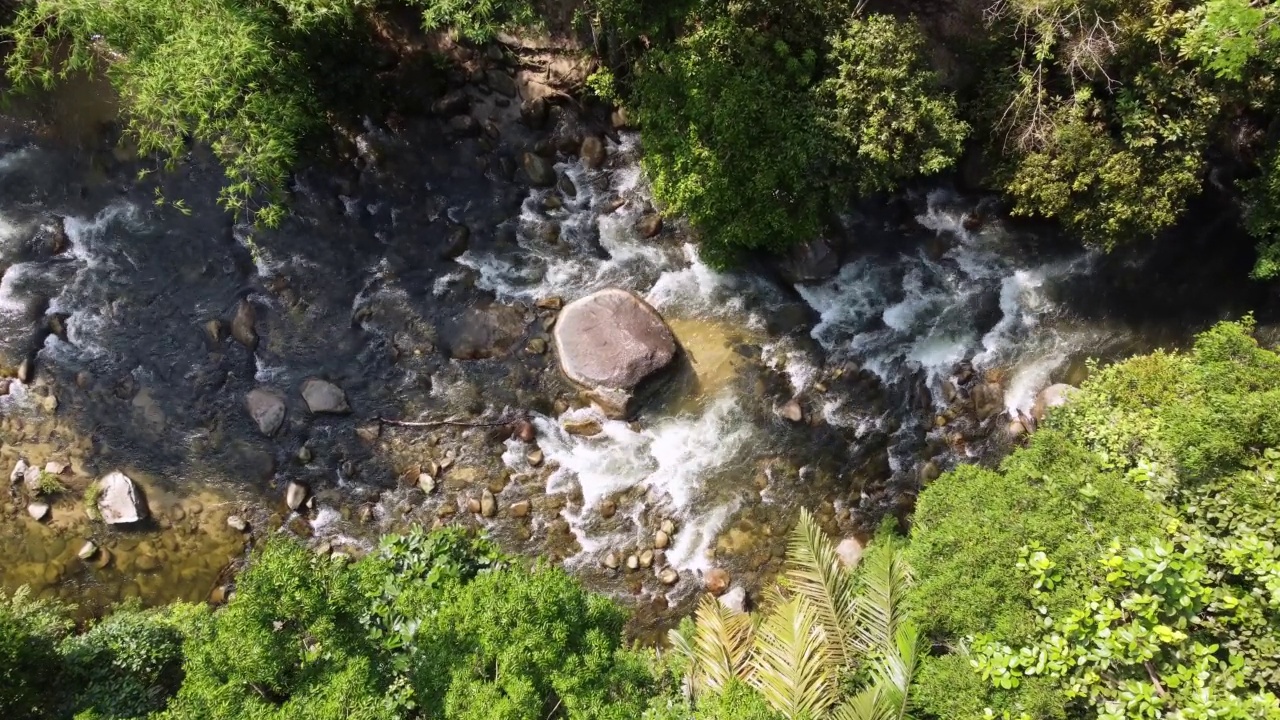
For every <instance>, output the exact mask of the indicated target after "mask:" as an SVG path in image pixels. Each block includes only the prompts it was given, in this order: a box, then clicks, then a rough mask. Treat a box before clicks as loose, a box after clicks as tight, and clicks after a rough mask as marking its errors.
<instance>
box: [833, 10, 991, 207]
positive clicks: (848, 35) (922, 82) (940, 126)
mask: <svg viewBox="0 0 1280 720" xmlns="http://www.w3.org/2000/svg"><path fill="white" fill-rule="evenodd" d="M924 46H925V39H924V35H923V34H922V33H921V32H920V30H919V29H918V28H917V27H916V25H915V24H914V23H913V22H903V21H900V20H896V19H894V18H893V17H890V16H888V15H868V16H866V17H854V18H852V19H850V20H849V21H848V23H847V24H846V25H845V26H844V29H843V30H842V31H841V32H840V34H839V35H837V36H836V38H835V39H834V41H833V47H832V49H831V54H830V57H829V58H828V61H829V63H830V64H831V65H833V66H834V70H833V76H832V77H831V78H829V79H827V80H825V81H824V82H823V86H822V92H823V95H824V99H825V102H826V104H827V106H828V108H829V109H828V110H827V111H826V115H825V117H824V121H825V123H826V125H827V127H828V129H829V131H830V133H831V134H832V136H833V137H834V138H835V140H836V141H837V142H838V143H839V146H840V151H839V152H840V153H841V156H842V161H843V163H844V164H846V165H847V166H848V167H849V169H850V171H851V173H852V182H853V184H854V185H855V186H856V187H857V189H858V191H859V192H862V193H870V192H874V191H877V190H890V189H893V188H894V187H896V186H897V185H898V183H900V182H902V181H903V180H907V179H910V178H913V177H916V176H918V175H933V174H936V173H938V172H941V171H942V170H945V169H947V168H949V167H950V166H951V165H952V163H954V162H955V159H956V157H957V156H959V154H960V145H961V142H962V141H963V140H964V137H965V134H966V133H967V132H968V128H967V127H966V126H965V124H964V123H962V122H961V121H960V120H958V119H957V118H956V107H955V101H954V100H953V99H952V98H951V97H950V96H948V95H944V94H943V93H942V92H941V91H940V89H939V87H938V81H937V78H936V76H935V75H934V73H933V71H932V70H931V69H930V68H929V66H928V63H927V62H926V60H925V56H924Z"/></svg>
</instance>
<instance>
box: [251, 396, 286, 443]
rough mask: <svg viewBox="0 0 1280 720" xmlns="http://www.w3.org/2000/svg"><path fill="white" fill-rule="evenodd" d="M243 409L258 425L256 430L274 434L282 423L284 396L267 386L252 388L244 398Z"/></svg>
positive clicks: (264, 433) (268, 435)
mask: <svg viewBox="0 0 1280 720" xmlns="http://www.w3.org/2000/svg"><path fill="white" fill-rule="evenodd" d="M244 406H245V409H246V410H248V411H249V417H251V418H253V421H254V422H255V423H256V424H257V425H258V430H259V431H260V432H261V433H262V434H263V435H266V436H267V437H271V436H272V435H275V434H276V431H277V430H279V429H280V426H281V425H283V424H284V416H285V404H284V396H283V395H281V394H280V393H278V392H276V391H275V390H270V389H268V388H254V389H253V390H250V391H249V394H248V395H246V396H245V399H244Z"/></svg>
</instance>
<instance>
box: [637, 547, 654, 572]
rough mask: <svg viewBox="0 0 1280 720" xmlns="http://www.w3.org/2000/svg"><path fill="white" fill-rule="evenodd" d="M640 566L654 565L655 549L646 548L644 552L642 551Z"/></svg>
mask: <svg viewBox="0 0 1280 720" xmlns="http://www.w3.org/2000/svg"><path fill="white" fill-rule="evenodd" d="M640 567H642V568H647V567H653V551H652V550H645V551H644V552H642V553H640Z"/></svg>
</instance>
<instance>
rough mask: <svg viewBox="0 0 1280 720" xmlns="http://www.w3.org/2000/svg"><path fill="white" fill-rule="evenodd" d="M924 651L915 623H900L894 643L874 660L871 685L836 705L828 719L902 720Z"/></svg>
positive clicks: (905, 713) (904, 716) (905, 714)
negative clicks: (838, 705)
mask: <svg viewBox="0 0 1280 720" xmlns="http://www.w3.org/2000/svg"><path fill="white" fill-rule="evenodd" d="M923 652H924V644H923V642H922V641H921V639H920V634H919V632H917V630H916V627H915V625H914V624H913V623H911V622H909V621H908V622H904V623H902V624H901V625H899V626H898V631H897V633H895V635H894V642H893V644H892V645H891V646H890V647H888V648H886V649H885V650H884V651H882V652H880V653H878V654H877V655H876V656H875V658H874V659H873V664H872V666H871V677H872V681H871V684H870V685H869V686H868V687H866V688H864V689H863V690H862V691H860V692H859V693H858V694H857V695H855V696H853V697H852V698H849V699H848V700H846V701H845V702H844V703H842V704H841V705H840V707H838V708H836V709H835V711H833V712H832V714H831V720H904V718H906V717H907V710H908V708H909V703H908V699H909V697H910V695H909V693H910V689H911V683H912V681H913V680H914V679H915V674H916V669H917V668H918V667H919V663H920V655H921V654H922V653H923Z"/></svg>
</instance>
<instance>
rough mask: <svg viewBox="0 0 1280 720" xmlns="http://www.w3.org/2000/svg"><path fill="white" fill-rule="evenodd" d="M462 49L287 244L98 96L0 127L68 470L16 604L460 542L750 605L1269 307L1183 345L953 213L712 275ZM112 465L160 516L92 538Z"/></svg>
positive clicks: (22, 303)
mask: <svg viewBox="0 0 1280 720" xmlns="http://www.w3.org/2000/svg"><path fill="white" fill-rule="evenodd" d="M457 52H458V53H460V58H459V63H460V64H459V68H461V69H460V70H456V71H455V72H454V73H453V74H452V75H451V77H450V83H449V85H448V87H446V88H443V89H441V90H440V91H438V92H435V93H434V94H432V95H429V96H424V97H423V98H421V99H420V100H421V103H420V104H421V105H422V106H424V107H430V108H431V111H430V112H425V113H422V114H420V115H416V116H412V117H406V116H401V115H393V116H388V117H379V118H368V119H366V121H365V123H364V126H363V128H357V129H355V130H353V131H352V132H351V133H349V135H348V136H346V137H345V138H343V139H342V140H341V141H340V142H339V143H338V149H337V150H336V153H335V154H336V155H337V156H338V158H340V160H339V161H338V162H337V163H336V164H331V165H330V164H325V165H316V166H313V167H310V168H307V169H304V170H303V171H301V172H300V173H299V174H298V175H297V177H296V178H295V180H294V183H293V187H292V194H293V198H292V204H291V208H292V214H291V216H290V217H289V218H288V219H286V221H285V222H284V224H283V226H282V227H281V228H279V229H278V230H274V231H254V230H252V229H251V228H249V227H247V226H245V225H242V224H237V223H236V222H234V221H233V220H232V219H231V218H230V217H228V216H227V215H225V214H224V213H223V212H222V211H221V210H219V209H218V208H217V207H216V206H215V204H214V199H215V197H216V194H217V189H218V187H219V183H220V181H221V177H220V171H219V170H218V168H217V167H215V166H214V164H213V163H212V162H211V161H210V160H209V158H208V157H207V156H206V155H204V154H203V153H202V152H201V151H200V150H199V149H198V148H196V149H193V150H192V153H191V157H190V158H189V159H188V162H187V163H186V164H184V165H183V166H182V167H181V168H180V170H179V171H177V172H175V173H168V174H164V173H156V172H150V171H153V170H154V167H153V164H152V163H151V162H150V161H148V160H146V159H140V158H137V157H134V156H133V155H132V154H131V153H130V152H129V149H128V146H127V143H126V144H124V145H121V144H119V143H117V135H118V131H117V129H116V126H115V125H114V124H113V123H112V122H111V118H112V116H113V114H112V112H111V108H110V107H101V106H98V105H96V104H88V105H87V104H86V103H84V102H78V101H76V98H80V99H81V100H82V99H83V97H84V96H86V95H88V96H92V97H99V96H100V94H101V89H100V87H97V86H90V89H86V88H85V87H84V86H72V87H71V88H69V89H68V91H67V92H68V93H70V94H71V95H72V98H71V99H70V100H68V99H67V98H65V97H63V98H61V99H57V98H55V99H44V100H40V101H39V102H38V103H37V107H34V108H29V109H28V110H27V114H26V115H25V116H24V115H23V114H22V112H23V110H22V108H19V109H18V110H15V111H13V112H12V113H11V114H10V115H9V116H6V118H5V121H4V122H3V123H0V271H2V272H3V279H2V280H0V337H2V339H0V369H2V370H3V372H2V373H0V374H2V375H4V377H5V379H4V380H2V381H0V390H3V393H0V413H2V414H3V417H2V418H0V441H3V447H2V448H0V461H3V463H4V464H5V466H6V467H14V466H16V465H17V464H18V463H19V462H20V461H21V462H25V463H26V464H27V465H29V466H32V467H39V468H45V467H46V466H47V464H48V463H50V462H53V463H56V464H57V465H55V466H54V467H55V468H56V467H57V466H58V465H65V467H64V468H62V469H61V470H60V471H59V472H58V473H53V474H52V475H53V476H54V480H56V483H57V485H56V486H55V485H53V484H49V485H48V486H47V488H46V489H45V490H47V492H46V491H45V490H41V489H39V488H38V487H37V488H28V487H27V485H26V484H25V483H24V482H21V481H15V482H12V483H11V484H10V490H9V491H8V494H7V495H5V497H4V502H3V503H2V508H0V509H2V510H3V516H2V517H0V552H2V553H3V554H4V557H5V560H4V561H3V562H0V583H2V584H3V586H5V587H7V588H10V589H11V588H13V587H16V586H17V585H21V584H30V585H32V586H33V587H34V588H35V589H36V591H37V593H39V594H41V595H48V596H55V595H56V596H59V597H63V598H67V599H71V600H74V601H77V602H79V603H80V604H81V605H82V607H83V608H84V610H85V612H93V611H94V610H95V609H97V608H100V607H102V606H103V605H104V604H106V603H110V602H114V601H116V600H119V599H122V598H126V597H134V596H138V597H142V598H143V599H144V600H146V601H147V602H163V601H167V600H172V599H177V598H185V599H191V600H198V599H201V598H206V599H211V600H214V601H220V600H222V599H225V597H226V595H227V594H228V593H229V592H230V591H231V590H232V589H233V587H234V580H233V577H234V575H233V572H234V569H235V568H236V566H237V565H238V563H240V562H242V561H243V559H244V558H245V556H246V553H247V551H248V549H249V548H251V547H252V546H253V545H254V544H255V543H257V542H260V541H261V540H263V539H265V538H267V537H269V536H272V535H276V534H289V535H293V536H296V537H298V538H300V539H301V540H302V541H304V542H306V543H308V544H309V545H311V546H312V547H314V548H315V549H316V550H317V551H318V552H326V553H345V554H347V555H358V554H360V553H363V552H367V551H368V550H369V549H371V548H372V547H373V546H374V544H375V543H376V539H377V537H378V536H379V535H380V534H383V533H386V532H392V531H395V530H397V529H403V528H405V527H408V526H412V525H424V526H435V525H442V524H461V525H466V526H470V527H476V528H483V529H485V530H486V531H487V532H489V533H491V534H492V535H493V536H494V537H496V538H497V539H498V540H499V541H500V542H501V543H502V544H503V545H504V546H505V547H507V548H508V549H509V550H511V551H513V552H519V553H523V554H527V555H537V556H541V557H546V558H548V559H550V560H551V561H554V562H563V563H565V564H566V565H567V566H568V567H570V568H571V569H572V570H573V571H574V572H576V573H578V574H579V575H580V576H581V577H583V578H584V580H586V582H587V583H588V584H589V585H590V586H591V587H593V588H595V589H598V590H602V591H605V592H609V593H611V594H614V595H616V596H617V597H619V598H622V599H624V600H626V601H627V602H628V603H629V604H631V605H633V606H634V607H636V608H637V609H639V610H640V611H641V612H640V613H639V614H638V617H639V621H638V624H637V626H636V630H637V631H638V632H644V631H646V630H647V629H650V628H656V627H659V626H661V625H663V624H665V623H667V622H669V621H670V619H671V618H672V617H674V616H675V614H677V613H679V612H683V611H685V610H687V608H688V607H689V604H690V603H691V602H692V600H693V599H694V598H695V597H696V595H697V594H698V593H699V592H701V591H702V590H703V589H704V588H711V589H714V590H716V591H717V592H732V593H734V595H733V596H735V597H742V596H744V595H745V596H747V597H752V596H754V595H755V593H756V592H757V591H758V590H759V588H760V585H761V583H762V582H763V581H764V579H766V578H768V577H769V576H771V575H772V574H773V573H774V572H776V571H777V569H778V568H779V566H780V561H781V559H782V557H783V554H784V550H785V535H786V531H787V529H788V527H789V525H790V522H791V519H792V518H793V516H794V513H795V512H796V510H797V508H799V507H801V506H807V507H810V508H812V509H814V510H815V512H816V514H817V517H818V518H819V520H820V522H821V523H822V524H823V525H824V526H825V527H826V528H827V529H828V530H829V531H830V532H831V533H833V534H834V535H835V536H836V537H840V538H865V537H866V535H867V534H868V533H869V532H870V531H872V530H873V529H874V527H875V525H876V524H877V523H878V522H880V521H881V520H882V519H884V518H886V517H890V518H891V517H895V516H896V517H899V518H904V517H906V516H907V515H908V514H909V512H910V509H911V507H912V504H913V502H914V496H915V493H916V492H917V491H918V489H919V487H920V486H921V484H922V483H924V482H928V481H929V480H931V479H932V478H934V477H936V476H937V474H938V473H939V472H940V471H942V470H944V469H945V468H946V467H948V466H950V465H951V464H953V463H955V462H958V461H962V460H969V459H972V460H982V459H984V458H995V457H998V455H999V453H1000V452H1001V449H1002V448H1004V447H1007V446H1008V444H1009V443H1010V442H1015V441H1016V435H1017V434H1018V433H1020V432H1021V431H1022V430H1025V429H1027V428H1026V424H1028V423H1027V422H1026V421H1023V425H1022V427H1021V428H1019V427H1018V426H1016V425H1014V424H1013V421H1014V420H1016V419H1017V418H1018V417H1020V413H1030V412H1031V411H1032V409H1033V408H1032V405H1033V404H1034V399H1035V397H1036V394H1037V393H1038V392H1039V390H1040V389H1041V388H1043V387H1045V386H1047V385H1049V384H1050V383H1051V382H1055V381H1064V382H1070V383H1077V382H1079V381H1080V380H1081V379H1082V377H1083V374H1084V372H1085V366H1084V365H1083V363H1082V360H1083V358H1084V357H1085V356H1101V357H1113V356H1117V355H1120V354H1125V353H1128V352H1132V351H1137V350H1143V349H1147V348H1149V347H1151V346H1152V345H1154V344H1157V343H1170V342H1172V343H1176V342H1181V341H1183V340H1185V338H1186V337H1187V336H1188V335H1189V333H1190V332H1192V331H1194V330H1195V329H1197V328H1198V327H1202V326H1203V325H1204V324H1207V323H1208V322H1210V321H1211V320H1212V319H1215V317H1216V316H1220V315H1224V314H1230V313H1233V312H1237V311H1238V310H1240V309H1242V308H1244V307H1251V306H1256V305H1257V304H1258V302H1257V298H1256V297H1254V296H1252V295H1250V294H1249V291H1243V290H1241V291H1235V292H1221V291H1220V292H1218V294H1216V295H1214V296H1212V297H1209V298H1206V300H1205V301H1204V311H1203V312H1198V313H1197V312H1190V313H1184V314H1182V315H1179V316H1174V315H1172V314H1164V313H1163V308H1164V307H1165V305H1163V304H1162V303H1163V302H1165V298H1166V297H1172V298H1176V297H1177V296H1178V295H1179V294H1185V293H1186V292H1187V291H1188V290H1187V289H1186V288H1180V287H1179V286H1178V284H1177V283H1178V281H1177V280H1176V279H1175V280H1172V281H1171V286H1168V287H1165V286H1163V285H1165V284H1169V283H1167V282H1166V283H1163V284H1162V286H1161V287H1160V288H1153V287H1151V286H1149V285H1144V284H1142V283H1133V282H1132V281H1130V280H1125V278H1129V277H1131V274H1128V273H1130V272H1131V271H1132V268H1126V266H1125V264H1124V263H1126V262H1128V263H1131V264H1141V263H1156V264H1158V263H1159V262H1161V260H1160V259H1159V258H1156V259H1155V260H1152V259H1150V258H1139V257H1137V256H1130V257H1127V258H1118V259H1116V258H1113V259H1107V258H1100V257H1098V256H1095V255H1092V254H1090V253H1085V252H1082V251H1080V250H1079V249H1078V248H1076V247H1075V246H1072V245H1069V244H1063V243H1059V242H1056V241H1054V240H1052V239H1051V238H1046V236H1045V235H1044V233H1043V232H1042V231H1041V230H1039V229H1034V228H1020V227H1016V226H1012V225H1009V224H1007V223H1003V222H1000V221H998V220H997V219H996V218H998V215H999V213H998V208H996V207H990V206H988V205H987V204H984V203H979V202H975V201H973V200H971V199H966V198H964V197H963V196H960V195H957V194H955V193H951V192H948V191H943V190H934V191H932V192H925V193H919V194H905V195H904V196H902V197H900V198H896V199H891V200H889V201H884V200H877V201H875V202H874V203H868V204H866V205H865V206H862V207H859V208H856V209H853V210H851V212H850V214H849V215H848V216H847V217H846V218H844V225H845V227H844V228H843V231H842V232H841V233H840V234H839V235H838V236H833V237H831V238H826V239H822V240H821V241H816V242H815V243H813V244H812V245H810V246H809V247H807V248H803V249H801V250H799V251H797V253H796V254H795V255H794V256H793V257H792V258H790V259H789V260H788V261H787V262H785V263H781V264H780V265H779V267H777V268H769V269H761V268H757V269H749V270H744V271H742V272H739V273H734V274H722V273H716V272H713V271H711V270H710V269H708V268H707V267H706V266H705V265H703V264H701V263H700V262H699V261H698V260H697V259H696V254H695V253H693V251H692V245H691V244H690V242H691V240H690V236H689V233H688V231H687V229H686V228H685V227H683V226H682V224H681V223H680V222H679V221H678V219H673V218H662V217H661V216H660V215H659V214H658V213H657V212H656V211H655V209H654V208H653V206H652V204H651V202H650V200H649V198H648V195H647V191H646V188H645V186H644V183H643V181H642V178H641V174H640V171H639V169H638V153H639V138H638V135H637V134H636V133H635V132H634V131H633V130H632V129H630V128H628V127H626V124H625V117H623V116H622V115H621V114H620V113H617V112H611V111H610V109H608V108H598V107H590V106H588V107H582V106H580V105H579V104H577V103H576V102H568V101H566V100H565V99H564V98H561V97H560V96H558V95H557V94H556V93H555V92H553V91H552V89H549V86H547V85H545V84H544V83H543V79H545V77H546V76H545V73H542V72H539V71H535V70H531V69H530V68H528V67H526V66H524V65H522V64H520V63H519V62H517V57H516V56H515V55H513V54H512V52H511V48H510V47H506V48H504V47H499V46H494V47H490V48H481V49H477V50H474V51H464V50H457ZM42 103H43V106H41V104H42ZM49 103H52V105H50V104H49ZM140 171H149V172H148V173H144V174H143V175H142V176H140ZM157 198H160V200H159V201H157ZM179 199H181V200H182V205H181V206H178V205H176V204H175V203H176V202H177V201H178V200H179ZM1229 269H1230V268H1229ZM1224 272H1225V271H1224ZM1240 277H1243V272H1241V274H1240ZM1184 282H1187V283H1191V282H1193V280H1186V281H1184ZM796 283H799V284H796ZM606 288H618V289H620V290H622V291H625V293H624V294H628V295H629V296H633V297H636V298H638V299H639V302H641V303H642V304H643V305H644V306H645V307H651V308H653V309H654V311H656V313H658V315H659V316H660V317H661V322H662V324H664V325H665V326H666V327H668V328H669V329H670V331H671V334H672V337H673V338H674V341H675V351H674V352H672V353H670V357H666V356H665V355H664V354H663V353H662V352H656V351H655V352H654V353H651V354H649V355H645V356H644V358H642V359H641V360H637V361H635V362H634V363H632V364H630V365H626V368H641V369H644V370H645V372H643V373H640V374H641V375H648V374H650V373H649V371H651V370H656V369H657V368H656V365H661V366H662V367H663V368H664V372H662V373H661V377H660V378H659V381H658V382H656V383H651V385H652V387H647V388H646V390H645V391H644V392H641V393H637V394H636V397H635V398H634V400H635V402H632V398H628V399H627V402H625V403H623V406H621V407H616V406H610V404H609V403H608V402H604V403H602V402H601V396H600V394H599V392H597V391H598V390H599V388H598V387H583V386H581V385H579V384H577V383H574V382H572V381H571V380H570V379H569V378H568V377H566V375H565V373H564V372H562V369H561V367H560V364H561V363H560V361H561V359H562V358H561V357H560V355H561V350H560V349H558V343H557V341H556V340H557V338H556V335H557V323H558V322H559V321H560V318H561V317H562V313H563V312H564V311H565V310H564V309H565V307H566V306H567V305H569V304H571V303H573V302H574V301H579V300H581V299H582V298H584V297H586V296H588V295H590V294H591V293H594V292H597V291H600V290H603V289H606ZM1193 289H1194V288H1193ZM632 294H633V295H632ZM1139 296H1140V297H1141V298H1142V300H1141V303H1140V305H1141V308H1135V307H1132V306H1131V305H1130V304H1129V303H1127V302H1126V301H1127V300H1129V299H1131V298H1134V297H1139ZM1174 302H1176V300H1175V301H1174ZM1108 303H1111V304H1112V305H1108ZM1116 308H1118V309H1116ZM592 322H593V323H596V324H597V326H598V325H599V324H600V323H604V325H606V326H607V325H608V323H607V322H605V321H602V320H600V319H599V318H596V319H595V320H593V321H592ZM588 327H590V326H588ZM578 331H579V332H582V330H581V329H580V328H579V330H578ZM659 356H663V357H664V358H665V361H664V362H662V363H656V364H655V367H649V366H648V365H647V364H646V362H647V361H649V360H653V359H655V358H658V357H659ZM614 360H615V361H618V362H622V361H620V360H618V359H617V358H614ZM624 364H625V363H624ZM619 367H621V366H619ZM575 368H577V370H575V371H574V372H575V373H576V374H575V375H574V377H577V379H578V380H580V381H581V380H583V379H584V378H596V379H601V378H603V379H605V380H608V379H609V378H611V377H614V376H615V375H616V376H617V377H622V376H624V375H625V376H627V377H628V380H627V387H628V388H629V387H630V386H631V384H632V383H631V379H630V376H631V374H630V373H629V372H622V371H620V372H619V373H616V374H611V373H609V372H608V370H609V368H608V367H603V370H602V369H601V368H602V366H601V365H599V364H595V365H592V364H591V363H582V364H577V365H575ZM583 368H586V369H588V370H590V372H587V370H583ZM623 369H624V370H625V368H623ZM593 373H594V374H593ZM605 384H607V382H606V383H605ZM628 394H629V393H628ZM602 405H603V407H601V406H602ZM116 471H119V472H123V473H124V475H126V476H127V477H129V478H131V479H132V480H133V481H134V482H135V483H136V484H137V486H138V488H139V492H140V493H141V494H142V495H143V496H144V497H145V502H146V505H147V508H148V513H147V515H148V517H147V518H146V519H145V520H144V521H142V522H140V523H135V524H131V525H107V524H105V523H104V522H103V521H102V520H101V519H96V518H95V517H92V515H93V513H92V509H93V508H94V507H95V505H96V498H94V497H93V492H94V491H92V490H90V488H92V487H95V486H96V484H97V483H98V482H99V480H100V479H101V478H103V477H104V476H106V475H108V474H109V473H112V472H116ZM86 493H88V494H86ZM33 504H34V505H41V504H43V505H47V506H48V508H47V510H45V511H44V512H43V513H41V514H40V516H39V517H37V516H36V515H35V514H33V513H32V512H31V511H30V510H31V506H32V505H33ZM37 509H39V508H37ZM86 543H90V544H92V551H87V549H86V548H87V546H86Z"/></svg>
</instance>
